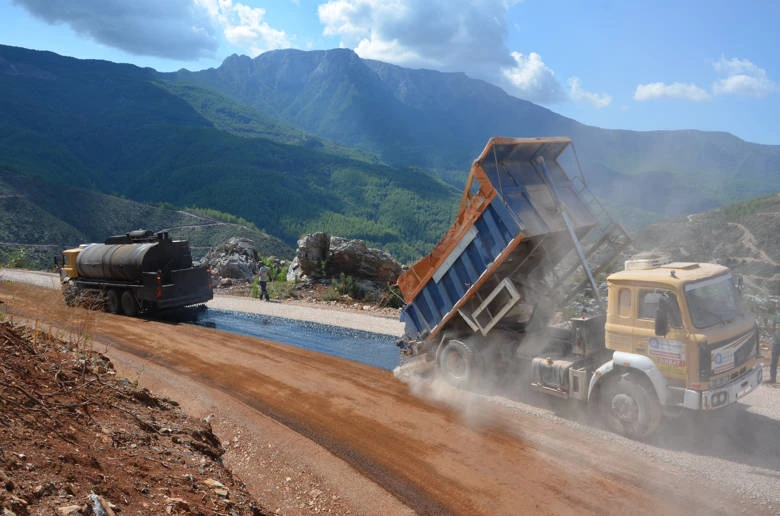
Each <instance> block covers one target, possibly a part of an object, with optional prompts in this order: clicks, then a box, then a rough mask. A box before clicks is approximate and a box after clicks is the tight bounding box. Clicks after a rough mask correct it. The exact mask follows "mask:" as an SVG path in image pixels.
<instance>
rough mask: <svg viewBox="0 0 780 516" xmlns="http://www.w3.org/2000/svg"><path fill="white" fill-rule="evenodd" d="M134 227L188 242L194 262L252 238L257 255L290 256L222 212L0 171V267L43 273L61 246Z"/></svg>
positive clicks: (278, 243) (272, 239)
mask: <svg viewBox="0 0 780 516" xmlns="http://www.w3.org/2000/svg"><path fill="white" fill-rule="evenodd" d="M134 229H151V230H153V231H163V230H168V231H170V233H171V235H172V236H173V237H174V238H177V239H185V240H189V241H190V245H191V246H192V252H193V256H194V257H195V258H196V259H197V258H199V257H200V256H202V255H204V254H205V253H206V252H207V251H208V249H209V248H210V247H215V246H217V245H219V244H221V243H223V242H225V241H226V240H227V239H229V238H230V237H233V236H240V237H245V238H248V239H250V240H252V241H253V242H254V244H255V247H257V249H258V251H259V252H260V253H261V254H262V255H263V256H271V255H274V256H279V257H283V258H292V256H293V255H294V250H293V248H292V247H290V246H289V245H287V244H285V243H284V242H282V241H281V240H279V239H278V238H276V237H273V236H270V235H268V234H267V233H264V232H262V231H259V230H258V229H257V228H254V227H252V226H251V225H249V224H245V223H242V222H241V221H240V220H236V218H235V217H232V216H230V215H227V214H219V213H213V212H212V213H199V212H198V211H197V210H190V211H181V210H174V209H171V208H166V207H162V206H152V205H149V204H141V203H138V202H135V201H131V200H128V199H121V198H118V197H113V196H110V195H105V194H100V193H97V192H93V191H89V190H82V189H78V188H72V187H67V186H62V185H58V184H55V183H53V182H51V181H45V180H41V179H35V178H31V177H28V176H23V175H20V174H15V173H12V172H10V171H7V170H2V169H0V264H2V265H5V264H7V263H9V261H15V263H14V264H15V265H18V266H22V267H28V268H35V269H47V268H51V267H52V266H53V265H54V258H55V257H57V256H59V254H60V252H61V251H62V250H63V249H64V248H68V247H75V246H77V245H79V244H82V243H89V242H102V241H103V240H105V239H106V237H108V236H110V235H121V234H124V233H127V232H128V231H132V230H134Z"/></svg>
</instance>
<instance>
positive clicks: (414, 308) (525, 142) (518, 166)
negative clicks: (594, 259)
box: [398, 137, 598, 340]
mask: <svg viewBox="0 0 780 516" xmlns="http://www.w3.org/2000/svg"><path fill="white" fill-rule="evenodd" d="M570 145H571V140H570V139H569V138H563V137H560V138H498V137H497V138H491V139H490V141H489V142H488V143H487V145H486V146H485V149H484V150H483V151H482V154H480V156H479V157H478V158H477V159H476V160H475V161H474V163H473V164H472V166H471V172H470V174H469V178H468V180H467V183H466V188H465V191H464V192H463V197H462V200H461V203H460V209H459V211H458V215H457V218H456V220H455V222H454V223H453V225H452V227H451V228H450V229H449V231H448V232H447V233H446V234H445V235H444V237H443V238H442V239H441V241H440V242H439V243H438V244H437V245H436V247H435V248H434V249H433V251H432V252H431V253H430V254H429V255H427V256H426V257H424V258H422V259H421V260H420V261H418V262H417V263H416V264H414V266H412V267H411V268H410V269H409V270H408V271H406V272H405V273H404V274H403V275H401V277H400V278H399V279H398V285H399V288H400V290H401V292H402V294H403V296H404V300H405V302H406V306H405V307H404V309H403V311H402V314H401V320H402V321H403V322H404V323H405V325H406V326H405V339H407V340H423V339H427V340H430V339H433V338H434V337H436V335H437V334H438V333H439V332H441V331H442V329H445V328H448V327H450V326H454V328H453V329H457V330H458V331H457V333H459V334H462V333H463V332H462V331H461V330H463V329H464V328H463V326H464V325H466V326H468V327H469V328H470V330H471V331H473V332H479V333H482V334H486V333H487V332H489V331H490V329H491V328H492V327H493V326H494V325H495V324H496V323H497V322H498V321H499V320H501V319H502V318H504V317H507V316H508V315H516V316H517V317H518V323H519V324H522V322H523V321H527V320H528V318H529V314H527V313H523V308H522V307H521V306H518V304H519V301H520V300H521V298H522V297H524V296H528V295H531V294H532V292H533V290H534V284H535V283H536V282H537V281H541V279H542V278H543V277H544V276H546V275H547V274H548V273H550V272H551V271H552V269H553V268H554V267H555V266H556V264H558V263H559V262H560V261H561V260H562V259H563V257H565V256H566V255H567V254H568V253H569V252H570V251H572V249H573V248H574V247H575V246H576V245H577V241H578V238H581V237H583V236H584V235H585V234H586V233H588V232H589V231H590V230H591V229H593V228H594V227H596V226H597V225H598V220H597V218H596V216H595V215H594V214H593V213H592V212H591V210H590V208H589V206H588V205H587V204H586V202H585V201H584V200H583V199H582V198H581V196H580V195H579V191H578V189H577V188H575V184H574V183H573V182H572V180H571V179H570V177H569V176H568V175H567V174H566V172H565V171H564V169H563V168H562V166H561V165H560V163H559V161H558V159H559V156H561V154H562V153H563V152H564V151H565V150H566V149H567V148H568V147H569V146H570ZM575 235H576V238H575ZM579 251H580V254H581V250H579ZM523 291H525V292H523ZM539 296H546V297H549V296H550V294H549V292H546V293H544V292H539ZM538 301H539V300H538V299H537V302H538ZM514 312H518V313H517V314H514Z"/></svg>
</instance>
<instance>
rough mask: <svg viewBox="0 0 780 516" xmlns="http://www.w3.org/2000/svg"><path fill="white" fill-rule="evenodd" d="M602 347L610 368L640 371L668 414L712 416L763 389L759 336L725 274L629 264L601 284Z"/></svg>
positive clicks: (709, 267)
mask: <svg viewBox="0 0 780 516" xmlns="http://www.w3.org/2000/svg"><path fill="white" fill-rule="evenodd" d="M607 284H608V291H609V294H608V296H609V299H608V309H607V317H606V325H605V346H606V347H607V349H611V350H613V351H614V352H615V353H614V354H613V359H612V361H611V363H609V364H605V365H604V366H602V367H601V368H599V370H598V371H597V372H596V375H594V380H595V381H596V382H598V378H599V377H601V376H604V375H606V374H607V373H608V372H609V371H610V370H611V369H612V368H614V367H619V368H626V369H639V370H641V371H642V372H644V374H645V375H646V376H647V378H648V379H649V380H650V381H651V382H652V385H653V387H654V390H655V393H656V395H657V397H658V401H659V402H660V404H661V405H664V406H666V407H684V408H687V409H693V410H710V409H716V408H719V407H723V406H726V405H729V404H731V403H734V402H735V401H737V400H738V399H740V398H741V397H742V396H744V395H746V394H747V393H749V392H751V391H752V390H754V389H755V388H756V387H757V386H758V385H759V384H760V383H761V373H762V371H761V365H760V364H759V363H758V360H757V357H758V328H757V326H756V322H755V320H754V319H753V318H751V317H750V316H749V314H747V313H745V312H744V311H743V310H742V306H741V299H740V293H739V291H738V290H737V288H736V287H735V285H734V281H733V278H732V275H731V273H730V271H729V269H728V268H726V267H724V266H721V265H717V264H710V263H689V262H674V263H660V264H658V263H652V262H648V261H646V260H637V261H634V262H632V261H628V262H626V268H625V270H624V271H621V272H617V273H614V274H612V275H610V276H609V277H608V278H607Z"/></svg>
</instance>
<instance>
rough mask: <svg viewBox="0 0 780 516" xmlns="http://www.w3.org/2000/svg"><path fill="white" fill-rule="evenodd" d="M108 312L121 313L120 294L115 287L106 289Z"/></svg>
mask: <svg viewBox="0 0 780 516" xmlns="http://www.w3.org/2000/svg"><path fill="white" fill-rule="evenodd" d="M106 312H108V313H112V314H118V313H119V294H118V293H117V291H116V290H114V289H113V288H111V289H108V290H107V291H106Z"/></svg>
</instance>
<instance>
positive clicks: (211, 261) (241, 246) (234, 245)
mask: <svg viewBox="0 0 780 516" xmlns="http://www.w3.org/2000/svg"><path fill="white" fill-rule="evenodd" d="M258 259H259V256H258V254H257V249H256V248H255V245H254V243H253V242H252V241H251V240H249V239H248V238H237V237H233V238H231V239H230V240H228V241H227V242H225V243H224V244H222V245H220V246H218V247H215V248H212V249H210V250H209V252H208V253H206V256H204V257H203V259H202V260H201V262H200V263H202V264H205V265H208V267H209V268H210V269H211V271H212V272H213V273H214V274H217V275H218V276H220V277H222V278H231V279H238V280H251V279H252V278H253V277H254V276H255V274H257V270H258V265H257V261H258Z"/></svg>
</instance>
